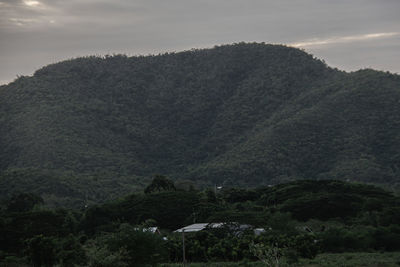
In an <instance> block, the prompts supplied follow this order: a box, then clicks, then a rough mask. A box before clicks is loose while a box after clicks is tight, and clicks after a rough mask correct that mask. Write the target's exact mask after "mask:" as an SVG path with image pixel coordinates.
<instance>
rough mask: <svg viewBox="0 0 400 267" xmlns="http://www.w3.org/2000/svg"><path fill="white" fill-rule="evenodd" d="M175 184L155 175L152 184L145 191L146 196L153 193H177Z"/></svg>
mask: <svg viewBox="0 0 400 267" xmlns="http://www.w3.org/2000/svg"><path fill="white" fill-rule="evenodd" d="M175 190H176V188H175V185H174V182H172V181H171V180H170V179H168V178H167V177H165V176H163V175H159V174H157V175H155V176H154V178H153V181H151V184H149V185H148V186H147V187H146V188H145V189H144V192H145V193H146V194H149V193H152V192H160V191H175Z"/></svg>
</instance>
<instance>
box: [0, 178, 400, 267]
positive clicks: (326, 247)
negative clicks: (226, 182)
mask: <svg viewBox="0 0 400 267" xmlns="http://www.w3.org/2000/svg"><path fill="white" fill-rule="evenodd" d="M342 196H345V197H344V199H345V201H344V200H343V198H342ZM10 200H11V199H10ZM345 202H347V203H348V206H350V207H357V209H358V210H355V209H350V211H351V212H349V209H348V208H347V207H345V205H344V203H345ZM399 203H400V200H399V198H398V197H397V196H394V195H393V194H391V193H389V192H387V191H385V190H382V189H380V188H378V187H374V186H370V185H363V184H358V183H346V182H341V181H330V180H323V181H310V180H301V181H295V182H290V183H286V184H281V185H277V186H272V187H262V188H254V189H252V190H245V189H234V188H232V189H224V190H222V191H217V192H215V191H213V190H203V191H180V190H177V191H161V192H154V193H151V194H144V193H142V194H135V195H129V196H126V197H124V198H121V199H118V200H115V201H112V202H108V203H106V204H102V205H94V206H91V207H88V208H86V209H84V210H81V211H73V210H64V209H58V210H44V209H43V207H42V209H34V210H31V211H26V212H11V211H9V210H7V209H2V210H0V215H1V216H0V265H6V266H9V265H11V266H13V265H14V266H24V265H29V264H30V265H32V264H34V265H36V266H46V265H47V266H51V265H53V264H56V265H60V266H75V265H78V266H92V267H95V266H96V267H100V266H102V267H104V266H110V267H113V266H134V265H136V266H137V265H146V264H147V265H151V264H152V265H155V264H157V263H159V262H178V261H181V260H182V234H181V233H172V231H171V230H175V229H177V228H180V227H182V226H184V225H188V224H191V223H193V222H198V223H200V222H225V224H224V225H223V227H220V228H213V227H209V228H208V229H206V230H203V231H200V232H196V233H185V240H186V242H185V244H186V257H187V259H188V260H189V261H202V262H204V261H218V262H219V261H242V260H245V261H253V260H256V259H257V257H259V258H260V257H261V258H264V261H265V262H268V260H269V259H271V257H272V258H273V257H278V260H279V261H282V262H287V263H288V264H295V263H296V262H298V261H301V260H302V258H313V257H315V256H316V254H317V253H320V252H335V253H337V252H348V251H355V252H362V251H397V250H400V227H399V224H398V207H399V206H400V205H399ZM7 204H8V203H7V202H5V206H7ZM326 208H329V213H330V215H329V214H328V213H327V212H326V210H325V209H326ZM328 215H329V216H328ZM338 217H339V218H338ZM249 224H250V225H249ZM149 226H158V227H160V228H161V233H162V234H161V235H159V234H158V232H157V233H155V234H153V233H151V232H149V231H148V229H146V227H149ZM249 227H250V228H249ZM252 227H253V228H254V227H257V228H264V231H263V232H261V231H258V233H259V234H258V235H255V234H254V232H253V229H252ZM163 236H167V239H163V238H162V237H163Z"/></svg>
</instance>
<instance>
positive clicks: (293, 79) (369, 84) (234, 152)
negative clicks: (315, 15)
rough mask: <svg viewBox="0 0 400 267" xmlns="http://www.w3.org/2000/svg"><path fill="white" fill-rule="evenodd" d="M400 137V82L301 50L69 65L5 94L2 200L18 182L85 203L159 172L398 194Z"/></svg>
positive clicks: (0, 95)
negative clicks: (341, 183)
mask: <svg viewBox="0 0 400 267" xmlns="http://www.w3.org/2000/svg"><path fill="white" fill-rule="evenodd" d="M399 134H400V76H399V75H395V74H390V73H384V72H379V71H374V70H360V71H357V72H353V73H345V72H342V71H339V70H337V69H332V68H330V67H328V66H327V65H326V64H325V63H324V62H323V61H321V60H318V59H315V58H314V57H313V56H312V55H310V54H307V53H305V52H304V51H301V50H299V49H294V48H290V47H285V46H279V45H268V44H257V43H250V44H246V43H240V44H234V45H224V46H218V47H214V48H212V49H202V50H191V51H184V52H179V53H167V54H162V55H154V56H145V57H144V56H137V57H127V56H123V55H115V56H107V57H85V58H77V59H72V60H67V61H63V62H60V63H57V64H52V65H49V66H46V67H43V68H41V69H39V70H38V71H36V73H35V74H34V75H33V76H32V77H20V78H18V79H17V80H15V81H14V82H12V83H10V84H8V85H6V86H1V87H0V185H1V186H0V197H10V196H11V194H12V193H13V192H15V191H16V189H18V188H21V187H23V188H24V189H26V190H28V191H29V192H31V191H32V192H36V193H38V194H40V195H42V196H43V197H44V198H45V200H46V202H47V203H52V204H53V206H65V205H68V206H69V207H80V203H82V202H83V201H88V202H90V203H100V202H102V201H105V200H109V199H112V198H115V197H116V196H121V195H125V194H128V193H130V192H133V191H135V190H141V189H143V188H144V186H145V185H146V184H147V183H148V182H149V181H148V178H147V177H150V176H151V175H152V174H154V173H163V174H166V175H168V176H170V177H174V178H175V179H176V180H192V181H195V183H196V184H202V185H203V186H204V187H207V186H211V185H213V184H215V183H217V184H219V185H224V186H238V187H255V186H260V185H268V184H279V183H282V182H288V181H292V180H295V179H316V180H318V179H319V180H321V179H341V180H350V181H360V182H368V183H378V184H387V185H391V186H395V185H396V184H398V183H399V177H400V165H399V162H400V154H399V153H400V152H399V151H400V141H399V140H400V139H399V138H398V136H399ZM88 188H90V189H88ZM63 189H66V190H63Z"/></svg>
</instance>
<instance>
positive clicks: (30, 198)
mask: <svg viewBox="0 0 400 267" xmlns="http://www.w3.org/2000/svg"><path fill="white" fill-rule="evenodd" d="M37 204H43V199H42V198H41V197H40V196H37V195H34V194H31V193H21V194H16V195H14V196H13V197H12V198H11V199H10V200H9V201H8V203H7V211H9V212H24V211H31V210H32V209H33V207H34V206H35V205H37Z"/></svg>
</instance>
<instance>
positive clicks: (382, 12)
mask: <svg viewBox="0 0 400 267" xmlns="http://www.w3.org/2000/svg"><path fill="white" fill-rule="evenodd" d="M238 42H265V43H272V44H284V45H289V46H293V47H297V48H300V49H303V50H305V51H306V52H308V53H311V54H313V55H314V56H316V57H317V58H320V59H323V60H324V61H325V62H326V63H327V64H328V65H330V66H332V67H336V68H339V69H342V70H346V71H355V70H358V69H361V68H373V69H377V70H384V71H390V72H393V73H400V0H196V1H195V0H0V84H5V83H8V82H11V81H13V80H14V79H15V78H16V77H17V76H20V75H32V74H33V72H34V71H35V70H37V69H39V68H41V67H43V66H45V65H48V64H51V63H55V62H59V61H62V60H65V59H70V58H76V57H80V56H88V55H99V56H102V55H107V54H108V55H110V54H120V53H123V54H127V55H148V54H158V53H164V52H171V51H182V50H189V49H192V48H212V47H213V46H215V45H222V44H231V43H238Z"/></svg>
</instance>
